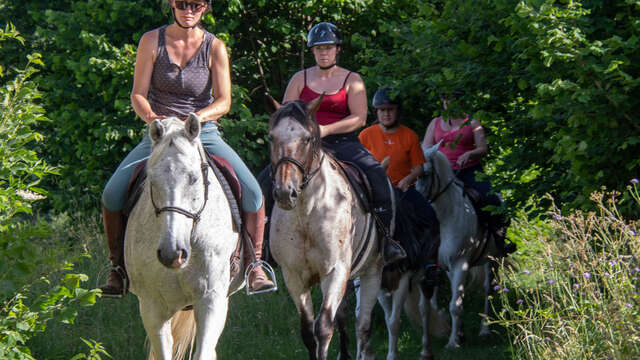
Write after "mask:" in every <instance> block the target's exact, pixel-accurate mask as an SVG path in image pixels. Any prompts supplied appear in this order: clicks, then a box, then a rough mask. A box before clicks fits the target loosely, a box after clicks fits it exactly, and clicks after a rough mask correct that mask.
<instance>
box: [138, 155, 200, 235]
mask: <svg viewBox="0 0 640 360" xmlns="http://www.w3.org/2000/svg"><path fill="white" fill-rule="evenodd" d="M202 152H203V150H202V149H201V148H198V154H199V155H200V170H201V171H202V183H203V184H204V201H203V203H202V206H201V207H200V209H199V210H198V211H196V212H190V211H188V210H185V209H183V208H181V207H178V206H164V207H158V205H156V202H155V200H153V186H151V184H149V196H150V197H151V204H152V205H153V209H154V211H155V213H156V217H158V216H160V214H161V213H163V212H165V211H166V212H175V213H178V214H181V215H184V216H186V217H188V218H190V219H192V220H193V225H194V226H193V227H192V228H191V232H192V233H193V228H194V227H195V225H196V224H197V223H198V221H199V220H200V215H201V214H202V211H203V210H204V208H205V207H206V206H207V199H208V198H209V178H208V174H209V164H208V163H207V162H206V161H205V160H204V157H203V155H202Z"/></svg>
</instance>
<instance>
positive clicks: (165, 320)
mask: <svg viewBox="0 0 640 360" xmlns="http://www.w3.org/2000/svg"><path fill="white" fill-rule="evenodd" d="M139 299H140V317H141V318H142V324H143V325H144V329H145V331H146V332H147V336H148V337H149V342H150V343H151V351H153V354H154V355H155V359H156V360H171V350H172V346H173V337H172V336H171V321H170V319H171V316H169V315H167V314H166V313H165V311H162V310H160V309H159V308H160V306H159V304H157V303H155V302H149V301H144V299H143V298H142V297H139Z"/></svg>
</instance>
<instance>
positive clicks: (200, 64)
mask: <svg viewBox="0 0 640 360" xmlns="http://www.w3.org/2000/svg"><path fill="white" fill-rule="evenodd" d="M169 5H170V6H171V11H172V14H173V19H174V21H173V23H172V24H170V25H165V26H162V27H160V28H157V29H154V30H151V31H149V32H147V33H145V34H144V35H143V36H142V38H141V39H140V44H139V45H138V53H137V55H136V64H135V70H134V75H133V76H134V78H133V89H132V90H131V104H132V106H133V109H134V110H135V112H136V114H137V115H138V116H139V117H140V118H141V119H142V120H143V121H144V122H145V123H146V124H147V125H149V124H151V123H152V122H153V120H155V119H162V118H166V117H170V116H175V117H178V118H180V119H183V120H185V119H186V118H187V116H188V115H189V114H190V113H194V114H195V115H196V116H197V117H198V118H199V119H200V122H201V125H202V131H201V134H200V140H201V141H202V144H203V145H204V147H205V148H206V150H207V151H208V152H209V153H210V154H214V155H219V156H222V157H224V158H225V159H226V160H227V161H228V162H229V163H230V164H231V165H232V167H233V169H234V171H235V173H236V175H237V177H238V180H239V181H240V184H241V186H242V208H243V222H244V224H245V226H246V229H247V231H248V233H249V234H250V235H251V238H252V240H253V247H254V251H255V253H256V257H257V258H258V260H259V259H260V255H261V251H262V239H263V232H264V205H263V197H262V191H261V190H260V186H259V185H258V182H257V181H256V179H255V178H254V176H253V175H252V174H251V171H249V169H248V168H247V166H246V165H245V164H244V162H243V161H242V159H240V157H239V156H238V155H237V154H236V152H235V151H234V150H233V149H231V147H229V145H227V144H226V143H225V142H224V140H222V137H221V136H220V132H219V131H218V123H217V120H218V119H220V118H221V117H222V116H224V115H225V114H226V113H227V112H229V109H230V107H231V76H230V71H229V56H228V55H227V49H226V47H225V44H224V43H223V42H222V41H221V40H220V39H218V38H216V37H215V36H214V35H213V34H211V33H209V32H208V31H206V30H205V29H204V28H202V26H201V25H200V20H201V19H202V16H203V15H204V13H205V11H207V10H209V7H210V5H211V4H210V2H207V1H204V0H191V1H180V0H169ZM212 90H213V93H212ZM150 154H151V140H150V138H149V135H148V133H147V134H145V135H144V137H143V139H142V141H141V142H140V143H139V144H138V145H137V146H136V147H135V148H134V149H133V150H132V151H131V152H130V153H129V154H128V155H127V156H126V157H125V159H124V160H123V161H122V163H120V165H119V166H118V168H117V170H116V171H115V173H114V174H113V175H112V176H111V178H110V179H109V181H108V182H107V185H106V186H105V189H104V192H103V194H102V204H103V206H102V213H103V220H104V227H105V234H106V238H107V244H108V246H109V252H110V260H111V264H112V266H113V269H112V270H111V272H110V273H109V276H108V278H107V283H106V284H105V285H103V286H101V287H100V288H101V289H102V292H103V294H104V295H105V296H108V297H121V296H123V295H124V294H125V293H126V289H125V287H124V283H123V280H124V279H125V278H126V272H125V270H124V255H123V250H124V218H123V214H122V209H123V207H124V204H125V201H126V194H127V187H128V183H129V179H130V177H131V175H132V173H133V171H134V169H135V168H136V166H137V165H138V164H139V163H140V162H142V161H144V160H146V159H148V158H149V156H150ZM249 286H250V288H251V289H253V290H260V289H265V288H269V287H273V282H272V281H271V280H269V279H268V278H267V276H266V275H265V273H264V271H263V270H262V268H260V267H256V268H255V270H254V272H252V274H251V275H250V277H249Z"/></svg>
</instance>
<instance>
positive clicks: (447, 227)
mask: <svg viewBox="0 0 640 360" xmlns="http://www.w3.org/2000/svg"><path fill="white" fill-rule="evenodd" d="M439 145H440V143H438V144H435V145H434V146H432V147H430V148H426V149H423V152H424V156H425V158H426V159H427V162H426V163H425V165H424V173H423V175H422V176H421V177H420V178H419V180H418V181H417V183H416V189H417V190H418V191H419V192H420V193H422V194H423V195H424V197H425V198H427V199H429V201H431V203H432V205H433V208H434V210H435V212H436V214H437V216H438V220H439V222H440V247H439V249H438V263H439V264H440V266H442V267H443V269H444V270H446V271H447V275H448V277H449V281H450V282H451V302H450V303H449V312H450V314H451V334H450V336H449V342H448V343H447V348H456V347H459V346H460V343H461V341H462V336H463V333H462V319H461V318H460V315H461V314H462V300H463V298H464V294H465V285H466V280H467V276H468V274H469V271H470V270H471V267H472V266H483V267H484V271H483V272H481V273H483V276H484V284H483V287H484V291H485V303H484V313H485V314H488V313H489V293H490V291H491V287H490V286H491V270H490V268H489V266H490V262H489V259H490V256H494V257H497V255H498V251H497V247H496V246H495V243H494V241H493V238H492V237H490V236H489V234H488V231H487V229H485V228H484V227H483V226H482V225H481V224H480V222H479V221H478V217H477V214H476V211H475V209H474V207H473V204H472V203H471V200H470V199H469V197H468V196H466V195H464V191H463V187H462V183H461V182H460V181H459V180H457V179H456V177H455V175H454V173H453V170H452V169H451V165H450V163H449V160H447V158H446V157H445V156H444V155H443V154H442V153H441V152H439V151H438V146H439ZM434 302H435V297H434V298H432V303H434ZM429 314H430V311H425V313H424V315H425V316H427V319H426V321H427V322H428V321H429V320H428V316H429ZM489 334H490V332H489V328H488V326H487V324H486V323H485V320H484V319H483V320H482V324H481V330H480V335H481V336H487V335H489ZM426 341H428V337H427V338H426Z"/></svg>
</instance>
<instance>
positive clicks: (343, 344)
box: [336, 281, 353, 360]
mask: <svg viewBox="0 0 640 360" xmlns="http://www.w3.org/2000/svg"><path fill="white" fill-rule="evenodd" d="M352 292H353V281H349V282H347V290H346V291H345V293H344V296H343V297H342V302H341V303H340V306H339V307H338V312H337V313H336V324H337V325H338V333H339V334H340V353H339V354H338V360H352V359H353V358H352V357H351V354H350V353H349V333H348V329H347V323H348V322H349V316H350V315H351V312H350V311H349V310H350V307H349V295H350V294H351V293H352Z"/></svg>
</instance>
